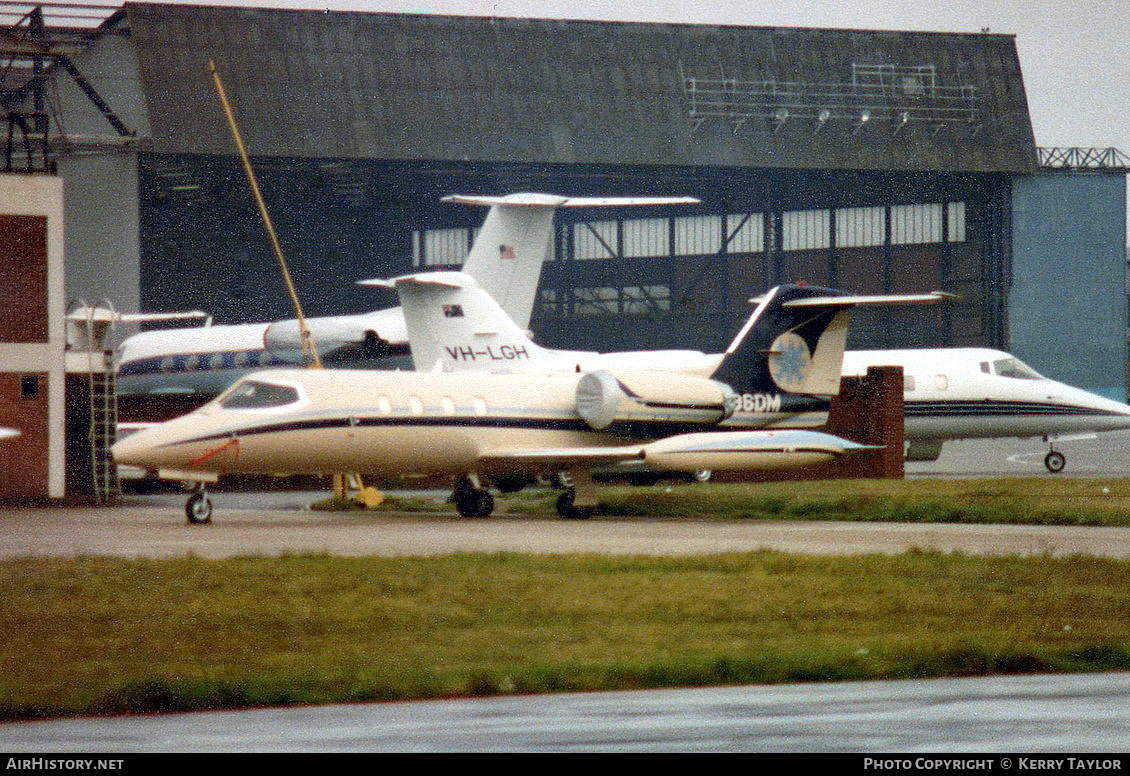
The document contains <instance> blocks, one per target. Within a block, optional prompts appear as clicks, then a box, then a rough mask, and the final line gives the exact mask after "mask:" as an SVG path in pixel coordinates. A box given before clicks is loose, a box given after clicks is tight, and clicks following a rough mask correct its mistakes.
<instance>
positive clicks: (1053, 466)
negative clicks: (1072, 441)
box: [1044, 450, 1067, 474]
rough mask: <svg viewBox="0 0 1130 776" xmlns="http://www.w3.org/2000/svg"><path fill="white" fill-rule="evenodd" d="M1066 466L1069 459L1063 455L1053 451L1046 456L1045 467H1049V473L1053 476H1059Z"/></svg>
mask: <svg viewBox="0 0 1130 776" xmlns="http://www.w3.org/2000/svg"><path fill="white" fill-rule="evenodd" d="M1066 465H1067V459H1066V458H1065V457H1064V456H1063V453H1060V452H1057V451H1055V450H1052V451H1051V452H1050V453H1048V454H1047V455H1045V456H1044V466H1046V467H1048V471H1049V472H1051V473H1052V474H1059V473H1060V472H1061V471H1063V467H1064V466H1066Z"/></svg>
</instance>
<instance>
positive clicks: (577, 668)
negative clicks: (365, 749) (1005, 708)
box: [0, 552, 1130, 719]
mask: <svg viewBox="0 0 1130 776" xmlns="http://www.w3.org/2000/svg"><path fill="white" fill-rule="evenodd" d="M1128 599H1130V563H1127V562H1123V561H1115V560H1107V559H1099V558H1084V557H1075V558H1068V559H1056V558H1044V557H1037V558H1012V557H1009V558H973V557H968V556H962V555H944V554H938V553H932V552H909V553H904V554H902V555H898V556H846V557H816V556H811V557H810V556H799V555H787V554H781V553H775V552H756V553H748V554H732V555H712V556H701V557H690V558H652V557H606V556H588V555H561V556H535V555H521V554H466V555H451V556H444V557H435V558H337V557H331V556H322V555H294V556H284V557H279V558H264V557H244V558H235V559H229V560H205V559H200V558H194V557H186V558H180V559H172V560H128V559H117V558H102V557H98V558H95V557H86V558H77V559H52V558H33V559H17V560H8V561H3V562H0V632H2V633H3V634H4V639H3V641H2V642H0V643H2V646H0V717H2V718H5V719H19V718H24V719H26V718H36V717H50V716H64V715H76V714H113V713H133V712H160V711H183V710H190V709H215V708H239V707H254V706H266V705H286V704H307V703H331V702H348V701H371V700H393V699H419V698H435V697H457V696H473V695H484V694H497V693H539V692H558V691H576V690H617V689H634V688H653V687H675V686H679V687H683V686H705V685H717V684H733V683H776V682H795V681H824V680H840V679H878V678H909V677H934V676H965V675H979V674H993V673H1018V672H1046V671H1092V670H1115V669H1117V670H1122V669H1130V600H1128Z"/></svg>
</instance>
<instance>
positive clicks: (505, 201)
mask: <svg viewBox="0 0 1130 776" xmlns="http://www.w3.org/2000/svg"><path fill="white" fill-rule="evenodd" d="M442 201H443V202H453V203H455V204H459V205H482V206H485V207H491V206H494V205H509V206H512V207H551V208H557V207H631V206H635V205H642V206H648V205H651V206H658V205H697V204H699V202H700V200H698V199H695V198H694V197H563V196H560V195H557V194H535V193H527V192H523V193H518V194H506V195H504V196H499V197H493V196H486V195H477V194H452V195H451V196H447V197H444V198H443V200H442Z"/></svg>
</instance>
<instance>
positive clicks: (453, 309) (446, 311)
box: [443, 304, 463, 318]
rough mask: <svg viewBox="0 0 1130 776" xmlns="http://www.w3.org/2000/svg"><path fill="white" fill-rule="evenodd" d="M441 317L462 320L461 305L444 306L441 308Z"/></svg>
mask: <svg viewBox="0 0 1130 776" xmlns="http://www.w3.org/2000/svg"><path fill="white" fill-rule="evenodd" d="M443 317H444V318H462V317H463V305H461V304H445V305H444V306H443Z"/></svg>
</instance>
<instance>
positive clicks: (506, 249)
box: [498, 245, 517, 259]
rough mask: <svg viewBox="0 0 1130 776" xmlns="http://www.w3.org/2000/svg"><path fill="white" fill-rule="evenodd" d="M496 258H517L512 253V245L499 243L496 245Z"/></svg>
mask: <svg viewBox="0 0 1130 776" xmlns="http://www.w3.org/2000/svg"><path fill="white" fill-rule="evenodd" d="M498 258H500V259H513V258H517V257H516V256H515V255H514V246H513V245H500V246H498Z"/></svg>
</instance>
